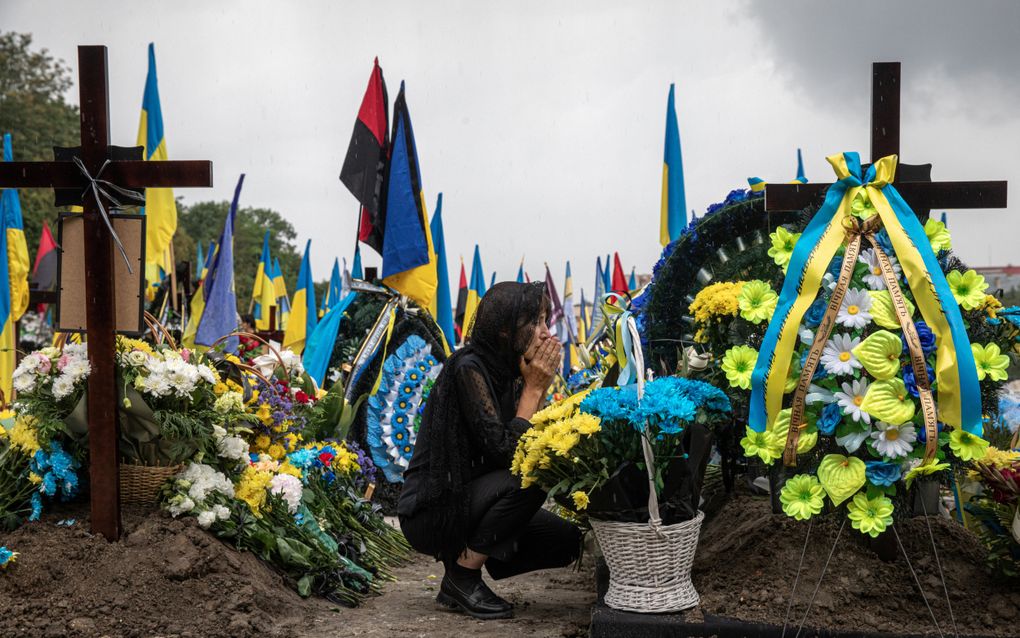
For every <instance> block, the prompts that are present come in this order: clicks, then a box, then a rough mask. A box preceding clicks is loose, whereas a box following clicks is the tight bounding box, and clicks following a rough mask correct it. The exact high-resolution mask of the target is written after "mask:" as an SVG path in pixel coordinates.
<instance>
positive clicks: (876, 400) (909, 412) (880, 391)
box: [861, 378, 917, 425]
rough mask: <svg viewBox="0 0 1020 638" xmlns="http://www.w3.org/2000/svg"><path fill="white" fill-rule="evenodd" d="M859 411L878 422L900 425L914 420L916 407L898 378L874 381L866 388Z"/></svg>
mask: <svg viewBox="0 0 1020 638" xmlns="http://www.w3.org/2000/svg"><path fill="white" fill-rule="evenodd" d="M861 409H862V410H864V411H865V412H867V413H868V414H870V415H871V416H873V417H875V418H876V419H878V420H879V421H885V422H886V423H892V424H893V425H900V424H901V423H906V422H907V421H909V420H910V419H912V418H914V412H915V411H916V409H917V408H916V406H915V405H914V401H913V400H912V399H911V398H910V394H909V393H908V392H907V388H906V386H904V385H903V380H902V379H900V378H894V379H888V380H885V381H876V382H874V383H872V384H871V385H870V386H868V392H867V393H866V394H865V395H864V401H863V402H861Z"/></svg>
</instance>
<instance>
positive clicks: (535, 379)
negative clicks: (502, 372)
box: [521, 333, 563, 392]
mask: <svg viewBox="0 0 1020 638" xmlns="http://www.w3.org/2000/svg"><path fill="white" fill-rule="evenodd" d="M547 334H548V333H547ZM532 346H533V347H534V355H533V356H532V357H531V359H530V360H528V359H527V357H526V356H525V357H521V375H523V377H524V383H525V385H530V386H532V387H533V388H540V389H541V390H542V391H543V392H545V389H546V388H548V387H549V386H550V385H551V384H552V381H553V379H554V378H555V377H556V373H557V372H558V371H559V368H560V357H561V356H562V350H563V347H562V346H561V345H560V342H559V341H557V340H556V339H553V338H552V337H548V336H547V337H546V338H544V339H542V340H541V341H539V342H538V343H537V347H536V344H535V342H532ZM529 349H531V348H529Z"/></svg>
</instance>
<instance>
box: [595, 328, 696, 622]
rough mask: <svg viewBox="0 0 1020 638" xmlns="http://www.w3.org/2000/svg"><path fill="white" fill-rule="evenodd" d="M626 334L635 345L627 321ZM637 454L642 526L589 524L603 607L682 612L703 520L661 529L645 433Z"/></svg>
mask: <svg viewBox="0 0 1020 638" xmlns="http://www.w3.org/2000/svg"><path fill="white" fill-rule="evenodd" d="M627 329H628V330H630V331H631V337H632V340H633V342H634V343H640V342H641V341H640V335H638V334H637V327H636V326H635V325H634V320H633V319H632V318H628V320H627ZM633 356H634V358H635V363H636V367H637V393H638V401H640V400H641V396H642V395H643V393H644V361H643V357H642V356H641V348H634V352H633ZM641 450H642V453H643V455H644V460H645V467H646V468H648V516H649V520H648V522H647V523H625V522H622V521H606V520H599V519H595V518H591V519H589V520H590V521H591V526H592V529H593V530H594V531H595V538H596V539H598V542H599V547H600V548H601V549H602V554H603V555H604V556H605V558H606V564H607V565H609V590H608V591H607V592H606V598H605V601H606V604H607V605H608V606H610V607H612V608H614V609H620V610H623V611H635V612H640V613H664V612H676V611H682V610H684V609H689V608H691V607H694V606H695V605H697V604H698V600H699V598H698V592H697V591H696V590H695V589H694V584H693V583H692V582H691V566H692V565H693V564H694V552H695V551H696V550H697V548H698V535H699V534H700V532H701V522H702V521H703V520H704V519H705V515H704V513H703V512H701V511H699V512H698V515H697V516H696V517H694V518H693V519H691V520H689V521H682V522H680V523H676V524H673V525H663V524H662V519H661V518H660V517H659V498H658V495H656V493H655V457H654V455H653V453H652V446H651V444H650V443H649V441H648V436H647V432H646V436H643V437H642V439H641Z"/></svg>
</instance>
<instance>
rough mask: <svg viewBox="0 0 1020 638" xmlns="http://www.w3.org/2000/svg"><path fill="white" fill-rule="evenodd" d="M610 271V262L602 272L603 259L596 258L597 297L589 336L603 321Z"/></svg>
mask: <svg viewBox="0 0 1020 638" xmlns="http://www.w3.org/2000/svg"><path fill="white" fill-rule="evenodd" d="M608 270H609V262H608V261H607V262H606V270H605V271H603V270H602V258H601V257H596V258H595V297H594V298H593V299H592V300H591V318H590V319H589V321H588V334H589V336H590V335H591V333H592V332H593V331H594V330H595V328H597V327H598V325H599V323H601V321H602V319H603V315H602V297H603V296H605V294H606V293H607V292H609V288H606V275H605V272H606V271H608Z"/></svg>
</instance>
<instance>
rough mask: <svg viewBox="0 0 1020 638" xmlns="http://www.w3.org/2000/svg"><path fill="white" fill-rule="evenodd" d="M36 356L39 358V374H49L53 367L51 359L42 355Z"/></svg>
mask: <svg viewBox="0 0 1020 638" xmlns="http://www.w3.org/2000/svg"><path fill="white" fill-rule="evenodd" d="M36 356H37V357H39V372H41V373H42V374H49V373H50V366H51V363H50V358H49V357H45V356H43V355H41V354H40V355H36Z"/></svg>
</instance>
